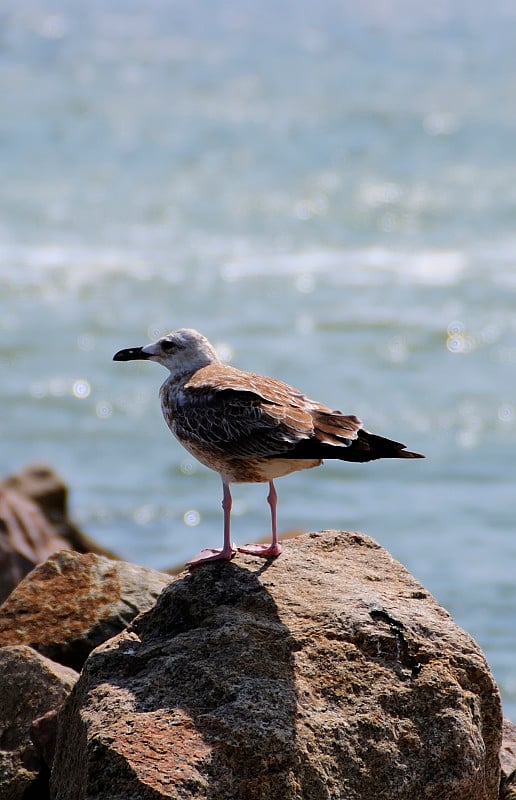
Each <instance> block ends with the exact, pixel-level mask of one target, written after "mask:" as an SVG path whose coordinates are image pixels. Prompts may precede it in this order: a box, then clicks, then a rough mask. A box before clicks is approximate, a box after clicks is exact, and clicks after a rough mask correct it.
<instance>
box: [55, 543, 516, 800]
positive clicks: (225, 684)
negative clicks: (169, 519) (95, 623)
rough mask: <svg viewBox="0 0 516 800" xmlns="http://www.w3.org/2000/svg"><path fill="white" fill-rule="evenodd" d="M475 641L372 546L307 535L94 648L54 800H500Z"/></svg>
mask: <svg viewBox="0 0 516 800" xmlns="http://www.w3.org/2000/svg"><path fill="white" fill-rule="evenodd" d="M501 727H502V717H501V708H500V698H499V694H498V691H497V687H496V685H495V683H494V681H493V678H492V675H491V673H490V671H489V668H488V666H487V664H486V661H485V659H484V656H483V655H482V652H481V651H480V648H479V647H478V645H476V643H475V642H474V641H473V640H472V639H471V637H470V636H468V635H467V634H466V633H465V632H464V631H463V630H461V629H460V628H458V627H457V626H456V625H455V624H454V622H453V620H452V619H451V617H450V616H449V614H448V613H447V612H446V611H445V610H444V609H442V608H441V607H439V605H438V604H437V603H436V602H435V600H434V599H433V598H432V597H431V596H430V595H429V594H428V593H427V592H426V591H425V589H424V588H423V587H422V586H421V585H420V584H418V583H417V582H416V581H415V580H414V579H413V578H412V577H411V575H410V574H409V573H408V572H407V571H406V570H405V569H404V568H403V567H402V566H401V565H400V564H399V563H397V562H396V561H395V560H394V559H393V558H391V557H390V556H389V554H388V553H386V552H385V551H384V550H383V549H382V548H381V547H380V546H379V545H378V544H376V543H375V542H374V541H373V540H372V539H369V538H368V537H366V536H363V535H362V534H355V533H344V532H331V531H330V532H323V533H319V534H307V535H304V536H302V537H299V538H297V539H294V540H291V541H290V542H287V543H286V544H285V550H284V554H283V555H282V556H281V558H279V559H277V560H276V561H274V562H263V561H262V560H259V559H257V558H253V557H251V556H245V557H241V556H238V557H237V558H236V559H235V561H233V562H231V563H221V562H215V563H212V564H206V565H203V566H201V567H199V568H197V569H196V570H194V571H192V573H191V574H186V575H183V576H181V577H180V578H178V579H177V580H176V581H174V582H173V583H172V584H171V585H170V586H169V587H168V588H167V589H166V590H165V591H164V592H163V594H162V595H161V596H160V598H159V600H158V603H157V604H156V606H155V607H154V608H153V609H152V610H151V611H149V612H148V613H146V614H143V615H141V616H140V617H138V618H137V619H136V620H135V621H134V622H133V624H132V626H131V627H130V628H129V629H128V630H127V631H125V632H124V633H122V634H121V635H119V636H117V637H116V638H114V639H112V640H111V641H110V642H107V643H106V644H104V645H102V646H101V647H99V648H98V649H97V650H95V652H94V653H92V654H91V656H90V658H89V659H88V661H87V662H86V664H85V667H84V670H83V673H82V675H81V678H80V680H79V681H78V683H77V685H76V687H75V689H74V690H73V692H72V694H71V695H70V697H69V698H68V700H67V702H66V703H65V706H64V709H63V712H62V714H61V716H60V725H59V733H58V742H57V749H56V755H55V759H54V767H53V771H52V784H51V785H52V792H53V794H52V797H53V798H54V800H79V798H80V799H81V800H82V799H83V798H88V800H150V799H151V798H153V799H154V798H158V797H159V798H164V797H167V798H177V800H179V798H181V800H188V799H189V798H191V799H192V800H193V799H194V798H195V800H199V798H209V800H279V799H280V798H281V800H370V799H371V798H374V799H375V800H382V799H384V800H419V798H425V800H495V798H497V797H498V787H499V779H500V767H499V760H498V754H499V749H500V741H501Z"/></svg>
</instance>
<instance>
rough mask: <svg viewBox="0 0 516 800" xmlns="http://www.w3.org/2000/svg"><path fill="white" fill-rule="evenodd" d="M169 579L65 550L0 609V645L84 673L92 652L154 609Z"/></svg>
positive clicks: (26, 580) (20, 586) (27, 579)
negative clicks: (19, 647)
mask: <svg viewBox="0 0 516 800" xmlns="http://www.w3.org/2000/svg"><path fill="white" fill-rule="evenodd" d="M170 580H171V578H170V576H169V575H165V574H164V573H161V572H156V571H155V570H152V569H147V568H145V567H138V566H135V565H134V564H128V563H127V562H125V561H112V560H111V559H108V558H105V557H104V556H98V555H95V554H94V553H85V554H80V553H75V552H73V551H69V550H63V551H61V552H60V553H56V554H54V555H53V556H51V557H50V558H49V559H47V561H45V562H44V563H43V564H40V565H39V566H38V567H36V568H35V569H34V570H33V571H32V572H31V573H29V575H27V576H26V577H25V578H24V579H23V580H22V581H21V583H19V584H18V586H17V587H16V589H15V590H14V591H13V592H12V593H11V594H10V596H9V597H8V598H7V600H6V601H5V602H4V603H3V605H2V606H0V646H5V645H15V644H28V645H31V647H33V648H34V649H36V650H37V651H38V652H39V653H42V654H43V655H46V656H48V657H49V658H51V659H53V660H54V661H58V662H60V663H61V664H66V665H67V666H71V667H73V668H74V669H77V670H80V669H81V667H82V664H83V663H84V660H85V659H86V658H87V656H88V654H89V653H90V652H91V650H93V648H94V647H96V646H97V645H99V644H100V643H101V642H104V641H106V639H109V638H111V637H112V636H115V635H116V634H117V633H120V631H122V630H123V629H124V628H125V627H126V626H127V625H128V624H129V623H130V622H131V620H132V619H133V618H134V617H135V616H136V615H137V614H139V613H140V612H142V611H147V610H148V609H149V608H151V607H152V606H153V605H154V603H155V602H156V598H157V597H158V596H159V594H160V592H161V591H162V589H163V588H164V587H165V586H166V585H167V584H168V583H169V582H170Z"/></svg>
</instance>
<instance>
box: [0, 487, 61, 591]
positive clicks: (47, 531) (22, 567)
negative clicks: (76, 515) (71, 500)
mask: <svg viewBox="0 0 516 800" xmlns="http://www.w3.org/2000/svg"><path fill="white" fill-rule="evenodd" d="M69 546H70V545H69V544H68V542H66V541H65V539H63V538H62V537H61V536H59V535H58V534H57V533H56V532H55V531H54V529H53V527H52V525H51V524H50V523H49V522H48V520H47V518H46V517H45V515H44V514H43V512H42V511H41V509H40V508H39V507H38V506H37V505H36V504H35V503H33V502H32V500H29V499H27V498H26V497H24V496H23V495H22V494H20V493H19V492H16V491H14V490H12V489H6V488H5V487H2V486H0V603H1V602H3V601H4V600H5V598H6V597H7V596H8V595H9V593H10V592H12V590H13V589H14V587H15V586H17V585H18V583H19V582H20V581H21V579H22V578H23V577H24V575H26V574H27V573H28V572H30V570H31V569H32V568H33V567H34V566H35V565H36V564H39V563H40V562H41V561H44V560H45V559H46V558H48V556H49V555H50V554H51V553H55V552H56V550H62V549H63V548H66V547H69Z"/></svg>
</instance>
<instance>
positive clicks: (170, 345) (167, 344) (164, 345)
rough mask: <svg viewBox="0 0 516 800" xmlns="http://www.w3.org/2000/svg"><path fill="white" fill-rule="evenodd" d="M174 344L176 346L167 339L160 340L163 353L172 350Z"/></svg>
mask: <svg viewBox="0 0 516 800" xmlns="http://www.w3.org/2000/svg"><path fill="white" fill-rule="evenodd" d="M175 346H176V343H175V342H171V341H169V340H167V339H165V341H164V342H161V349H162V350H164V351H165V353H171V352H172V350H174V349H175Z"/></svg>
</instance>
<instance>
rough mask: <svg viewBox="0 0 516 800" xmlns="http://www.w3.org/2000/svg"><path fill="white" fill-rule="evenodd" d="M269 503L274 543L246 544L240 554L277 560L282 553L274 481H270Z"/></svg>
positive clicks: (240, 549) (240, 548) (239, 549)
mask: <svg viewBox="0 0 516 800" xmlns="http://www.w3.org/2000/svg"><path fill="white" fill-rule="evenodd" d="M267 502H268V504H269V505H270V507H271V523H272V542H271V543H270V544H246V545H244V547H239V548H238V551H239V553H250V554H251V555H252V556H262V558H275V557H276V556H279V555H280V553H281V545H280V543H279V542H278V527H277V524H276V506H277V505H278V495H277V494H276V488H275V486H274V483H273V482H272V481H269V494H268V495H267Z"/></svg>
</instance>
